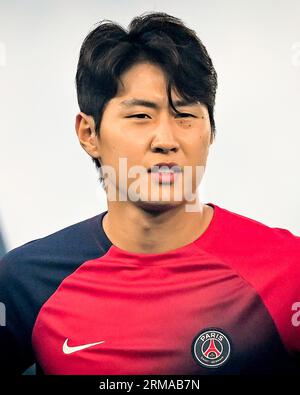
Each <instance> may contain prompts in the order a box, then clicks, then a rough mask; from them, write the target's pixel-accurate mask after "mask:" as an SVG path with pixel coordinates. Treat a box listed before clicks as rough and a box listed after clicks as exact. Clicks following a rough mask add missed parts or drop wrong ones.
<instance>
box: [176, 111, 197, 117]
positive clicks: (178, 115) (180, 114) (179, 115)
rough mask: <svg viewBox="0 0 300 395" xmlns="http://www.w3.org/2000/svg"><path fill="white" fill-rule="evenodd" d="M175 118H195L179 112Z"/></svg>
mask: <svg viewBox="0 0 300 395" xmlns="http://www.w3.org/2000/svg"><path fill="white" fill-rule="evenodd" d="M176 116H177V117H179V118H185V117H193V118H195V115H192V114H188V113H186V112H181V113H179V114H176Z"/></svg>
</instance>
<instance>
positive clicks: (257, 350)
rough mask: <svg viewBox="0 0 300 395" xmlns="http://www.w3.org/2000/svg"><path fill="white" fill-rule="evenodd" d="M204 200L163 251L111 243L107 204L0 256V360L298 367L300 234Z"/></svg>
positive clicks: (189, 369) (219, 369)
mask: <svg viewBox="0 0 300 395" xmlns="http://www.w3.org/2000/svg"><path fill="white" fill-rule="evenodd" d="M209 205H210V206H211V207H213V208H214V214H213V218H212V220H211V222H210V224H209V226H208V228H207V229H206V231H205V232H204V233H203V234H202V235H201V236H200V237H199V238H197V239H196V240H195V241H193V242H192V243H189V244H187V245H185V246H183V247H180V248H177V249H174V250H171V251H168V252H163V253H151V254H141V253H133V252H128V251H125V250H122V249H120V248H119V247H117V246H115V245H113V244H112V243H111V241H110V240H109V239H108V237H107V236H106V234H105V232H104V230H103V226H102V220H103V217H104V215H105V214H106V211H105V212H103V213H101V214H99V215H96V216H94V217H92V218H89V219H87V220H85V221H82V222H79V223H77V224H74V225H72V226H69V227H67V228H65V229H62V230H60V231H58V232H56V233H53V234H51V235H49V236H46V237H43V238H40V239H37V240H33V241H31V242H29V243H26V244H24V245H23V246H21V247H18V248H16V249H14V250H12V251H10V252H9V253H8V254H6V255H5V256H4V258H3V259H2V260H1V262H0V302H1V303H2V306H5V313H6V315H5V322H4V321H3V322H2V324H3V323H4V324H5V325H2V326H1V327H0V347H1V349H0V358H1V364H2V365H3V367H2V369H6V370H8V371H11V372H14V371H19V372H21V371H23V370H24V369H25V368H26V367H28V366H30V365H31V364H32V363H34V362H36V363H37V365H38V367H39V369H40V370H41V371H42V372H43V373H44V374H76V375H77V374H99V375H113V374H116V375H123V374H132V375H139V374H145V375H147V374H195V375H210V374H275V373H276V374H278V373H279V374H280V373H288V374H289V373H293V374H294V373H297V372H298V373H300V314H299V311H298V310H297V309H298V307H300V237H297V236H295V235H293V234H292V233H290V232H289V231H287V230H285V229H281V228H271V227H268V226H266V225H264V224H262V223H260V222H258V221H254V220H252V219H249V218H247V217H244V216H241V215H239V214H236V213H233V212H231V211H228V210H225V209H224V208H221V207H219V206H217V205H215V204H212V203H209Z"/></svg>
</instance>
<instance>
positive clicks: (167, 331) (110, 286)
mask: <svg viewBox="0 0 300 395" xmlns="http://www.w3.org/2000/svg"><path fill="white" fill-rule="evenodd" d="M76 82H77V93H78V102H79V107H80V113H79V114H78V115H77V117H76V132H77V136H78V139H79V141H80V144H81V146H82V147H83V148H84V149H85V150H86V152H87V153H88V154H89V155H90V156H91V157H92V158H93V161H94V162H95V164H96V166H97V168H98V169H99V171H100V173H101V182H102V183H103V186H104V188H105V191H106V193H107V197H108V198H107V205H108V210H107V211H105V212H103V213H101V214H99V215H96V216H95V217H93V218H89V219H87V220H85V221H83V222H80V223H77V224H75V225H72V226H69V227H67V228H65V229H62V230H60V231H58V232H56V233H54V234H52V235H49V236H47V237H44V238H41V239H38V240H34V241H31V242H29V243H27V244H25V245H23V246H21V247H19V248H16V249H14V250H13V251H11V252H10V253H8V254H7V255H6V256H5V257H4V258H3V260H2V261H1V265H0V281H1V288H0V301H1V302H2V303H3V304H4V305H5V307H6V325H5V326H2V327H1V336H0V343H1V355H2V361H4V365H5V366H4V368H6V369H7V370H8V371H11V372H13V371H20V372H21V371H22V370H24V369H25V368H26V367H27V366H30V364H32V363H33V362H36V363H37V365H38V368H39V370H40V371H42V372H44V373H45V374H199V375H205V374H208V375H210V374H256V373H263V374H267V373H268V374H275V373H276V374H278V373H290V374H292V373H297V372H298V373H299V371H300V364H299V355H300V332H299V331H300V329H299V327H298V319H297V317H296V316H295V314H297V311H296V310H297V306H298V305H297V304H295V303H297V302H298V301H299V300H300V287H299V281H298V279H299V277H300V265H299V258H300V238H299V237H297V236H294V235H293V234H291V233H290V232H289V231H287V230H284V229H280V228H270V227H268V226H266V225H264V224H261V223H259V222H257V221H254V220H252V219H248V218H246V217H243V216H241V215H238V214H235V213H232V212H230V211H228V210H225V209H223V208H221V207H219V206H217V205H215V204H213V203H208V204H203V203H201V202H200V200H199V199H198V196H197V194H196V189H197V186H198V185H199V182H200V179H201V175H202V174H203V169H205V165H206V160H207V157H208V153H209V148H210V145H211V144H212V143H213V140H214V135H215V123H214V116H213V109H214V103H215V93H216V87H217V76H216V72H215V70H214V67H213V65H212V62H211V59H210V57H209V55H208V54H207V51H206V49H205V47H204V46H203V44H202V43H201V41H200V40H199V38H198V37H197V36H196V34H195V32H193V31H192V30H190V29H188V28H187V27H186V26H185V25H184V24H183V23H182V22H181V21H180V20H179V19H177V18H174V17H172V16H169V15H167V14H164V13H152V14H151V13H150V14H144V15H142V16H141V17H137V18H134V19H133V21H132V22H131V24H130V26H129V31H128V32H127V31H125V30H124V29H123V28H122V27H120V26H119V25H117V24H114V23H112V22H110V21H103V23H100V24H99V25H98V26H97V27H96V28H95V29H94V30H93V31H92V32H90V33H89V35H88V36H87V38H86V39H85V40H84V43H83V45H82V48H81V51H80V58H79V63H78V70H77V75H76ZM199 169H200V174H199V172H198V173H197V170H199ZM189 170H192V171H189ZM136 175H138V176H139V177H135V176H136ZM3 355H4V357H3Z"/></svg>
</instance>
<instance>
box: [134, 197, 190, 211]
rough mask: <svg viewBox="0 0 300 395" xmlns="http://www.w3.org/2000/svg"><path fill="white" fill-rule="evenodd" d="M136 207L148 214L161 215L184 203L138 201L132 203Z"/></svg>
mask: <svg viewBox="0 0 300 395" xmlns="http://www.w3.org/2000/svg"><path fill="white" fill-rule="evenodd" d="M134 203H135V204H136V205H137V206H138V207H140V208H142V209H143V210H145V211H148V212H157V213H161V212H164V211H167V210H171V209H174V208H176V207H178V206H180V205H182V204H183V203H184V202H182V201H153V200H139V201H137V202H134Z"/></svg>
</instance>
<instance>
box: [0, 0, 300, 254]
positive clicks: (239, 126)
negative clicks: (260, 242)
mask: <svg viewBox="0 0 300 395" xmlns="http://www.w3.org/2000/svg"><path fill="white" fill-rule="evenodd" d="M145 11H164V12H167V13H169V14H171V15H174V16H176V17H179V18H181V19H182V20H183V21H184V22H185V23H186V24H187V25H188V26H189V27H191V28H192V29H194V30H195V31H196V32H197V33H198V35H199V37H200V38H201V40H202V41H203V42H204V44H205V46H206V47H207V49H208V52H209V54H210V56H211V57H212V60H213V62H214V65H215V68H216V70H217V72H218V76H219V88H218V93H217V104H216V115H215V119H216V125H217V138H216V141H215V143H214V146H213V147H212V149H211V154H210V158H209V161H208V167H207V171H206V175H205V178H204V181H203V184H202V186H201V187H200V196H201V200H202V201H204V202H213V203H216V204H218V205H220V206H221V207H224V208H227V209H229V210H231V211H235V212H237V213H240V214H242V215H246V216H248V217H251V218H253V219H256V220H259V221H261V222H263V223H265V224H267V225H269V226H277V227H282V228H286V229H289V230H291V231H292V232H293V233H295V234H298V235H299V234H300V211H299V201H300V187H299V169H300V156H299V147H300V115H299V114H300V111H299V107H300V1H298V0H285V1H283V0H281V1H280V0H278V1H271V0H263V1H261V0H254V1H252V2H249V1H242V0H227V1H222V0H210V1H207V0H205V1H202V0H200V1H199V0H195V1H188V0H187V1H182V0H181V1H178V0H175V1H174V0H173V1H170V0H168V1H145V0H144V1H141V0H137V1H130V2H129V3H128V1H125V0H122V1H120V0H119V1H104V0H98V1H96V0H94V1H92V0H86V1H84V2H83V1H66V0H65V1H58V0H57V1H21V0H20V1H7V0H6V1H4V0H2V1H0V134H1V135H0V188H1V190H0V222H1V225H2V230H3V231H4V238H5V241H6V244H7V247H8V249H11V248H14V247H16V246H18V245H21V244H23V243H25V242H27V241H30V240H32V239H36V238H39V237H43V236H45V235H48V234H50V233H53V232H55V231H57V230H59V229H61V228H64V227H66V226H68V225H71V224H73V223H76V222H79V221H81V220H84V219H86V218H88V217H91V216H93V215H96V214H98V213H100V212H102V211H103V210H105V209H106V199H105V195H104V192H103V191H102V189H101V187H100V186H99V184H98V181H97V172H96V170H95V167H94V164H93V163H92V161H91V159H90V158H89V157H88V156H87V154H86V153H85V152H84V151H83V150H82V148H81V147H80V145H79V143H78V141H77V137H76V133H75V128H74V120H75V116H76V113H77V112H78V105H77V99H76V90H75V82H74V81H75V73H76V66H77V61H78V54H79V49H80V46H81V43H82V41H83V39H84V38H85V36H86V35H87V33H88V32H89V31H90V30H91V29H92V28H93V25H94V24H95V23H97V22H98V21H100V20H102V19H111V20H113V21H116V22H119V23H120V24H121V25H123V26H125V27H127V25H128V23H129V22H130V20H131V19H132V18H133V17H134V16H136V15H139V14H141V13H143V12H145Z"/></svg>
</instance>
